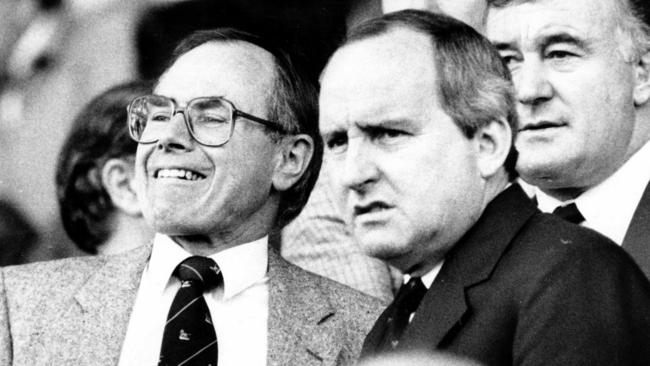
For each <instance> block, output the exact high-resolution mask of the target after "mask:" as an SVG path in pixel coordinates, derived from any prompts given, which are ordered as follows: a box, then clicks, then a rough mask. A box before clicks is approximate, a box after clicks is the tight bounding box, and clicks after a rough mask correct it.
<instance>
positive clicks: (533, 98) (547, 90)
mask: <svg viewBox="0 0 650 366" xmlns="http://www.w3.org/2000/svg"><path fill="white" fill-rule="evenodd" d="M547 73H548V71H547V70H546V68H545V67H544V64H543V61H542V60H538V59H529V60H524V61H523V62H522V64H521V65H520V68H519V70H517V71H516V72H515V73H514V75H513V81H514V85H515V90H516V96H517V100H518V101H519V103H521V104H525V105H530V106H536V105H539V104H541V103H543V102H545V101H547V100H549V99H551V98H552V97H553V85H552V84H551V82H550V81H549V79H548V75H547Z"/></svg>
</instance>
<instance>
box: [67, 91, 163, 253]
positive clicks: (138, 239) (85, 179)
mask: <svg viewBox="0 0 650 366" xmlns="http://www.w3.org/2000/svg"><path fill="white" fill-rule="evenodd" d="M150 92H151V86H150V84H149V83H145V82H139V81H135V82H130V83H125V84H120V85H117V86H114V87H112V88H110V89H108V90H107V91H105V92H103V93H101V94H100V95H98V96H96V97H95V98H94V99H93V100H91V101H90V102H89V103H88V104H87V105H86V106H85V107H84V109H83V110H82V111H81V112H80V113H79V114H78V115H77V117H76V118H75V120H74V122H73V123H72V126H71V128H70V131H69V135H68V137H67V139H66V141H65V142H64V144H63V147H62V149H61V152H60V154H59V160H58V164H57V167H56V192H57V198H58V201H59V212H60V214H61V220H62V222H63V226H64V228H65V230H66V232H67V234H68V236H69V237H70V238H71V239H72V240H73V241H74V242H75V244H77V246H78V247H79V248H80V249H82V250H83V251H85V252H86V253H89V254H114V253H118V252H122V251H125V250H128V249H132V248H135V247H138V246H140V245H143V244H146V243H147V242H149V241H150V240H151V239H152V238H153V231H152V230H151V229H150V228H149V226H148V225H147V224H146V223H145V221H144V218H143V217H142V212H141V210H140V207H139V205H138V201H137V197H136V193H135V188H134V182H133V178H134V159H135V150H136V147H137V143H136V142H135V141H133V140H132V139H131V138H130V137H129V131H128V126H127V110H126V108H127V106H128V105H129V103H130V102H131V101H132V100H133V99H135V98H136V97H139V96H141V95H146V94H150Z"/></svg>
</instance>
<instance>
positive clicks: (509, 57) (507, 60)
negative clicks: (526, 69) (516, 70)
mask: <svg viewBox="0 0 650 366" xmlns="http://www.w3.org/2000/svg"><path fill="white" fill-rule="evenodd" d="M499 54H500V55H501V60H503V63H504V64H505V65H506V66H509V67H510V66H512V65H513V64H515V63H516V62H518V61H519V60H520V57H519V56H518V55H517V54H516V53H514V52H505V51H504V52H500V53H499Z"/></svg>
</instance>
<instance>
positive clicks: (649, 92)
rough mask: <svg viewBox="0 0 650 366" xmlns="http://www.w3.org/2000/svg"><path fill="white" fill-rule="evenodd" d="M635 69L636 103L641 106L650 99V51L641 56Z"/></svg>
mask: <svg viewBox="0 0 650 366" xmlns="http://www.w3.org/2000/svg"><path fill="white" fill-rule="evenodd" d="M635 70H636V73H635V77H636V80H635V81H636V86H635V87H634V94H633V96H634V105H635V106H637V107H640V106H642V105H644V104H646V103H647V102H648V99H650V51H648V52H646V53H644V54H643V55H641V57H639V60H638V61H637V64H636V66H635Z"/></svg>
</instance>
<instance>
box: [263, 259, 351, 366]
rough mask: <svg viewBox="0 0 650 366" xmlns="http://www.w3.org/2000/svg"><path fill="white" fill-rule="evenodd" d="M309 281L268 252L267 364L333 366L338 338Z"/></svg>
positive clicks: (325, 303)
mask: <svg viewBox="0 0 650 366" xmlns="http://www.w3.org/2000/svg"><path fill="white" fill-rule="evenodd" d="M334 312H335V310H334V308H333V307H332V306H331V305H330V303H329V301H328V299H327V297H326V296H324V295H323V294H322V293H321V292H320V289H319V287H318V286H317V284H316V283H314V280H313V278H311V277H309V276H308V275H307V274H306V272H305V271H303V270H301V269H299V268H298V267H296V266H294V265H291V264H289V263H288V262H286V261H285V260H283V259H282V258H280V256H279V255H278V254H277V252H275V251H274V250H273V249H270V250H269V320H268V327H269V329H268V364H269V365H270V366H283V365H334V364H336V357H337V352H338V350H340V348H341V346H340V344H341V342H342V339H341V338H342V337H341V336H340V334H339V335H337V334H336V329H335V327H336V324H335V323H334V322H333V321H329V320H328V319H329V318H330V317H331V316H332V315H333V314H334Z"/></svg>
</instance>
